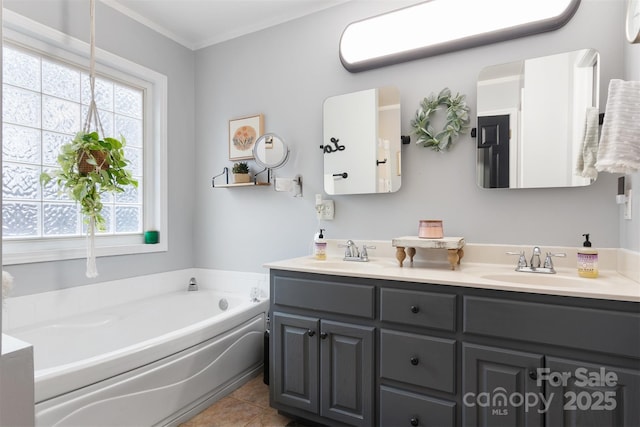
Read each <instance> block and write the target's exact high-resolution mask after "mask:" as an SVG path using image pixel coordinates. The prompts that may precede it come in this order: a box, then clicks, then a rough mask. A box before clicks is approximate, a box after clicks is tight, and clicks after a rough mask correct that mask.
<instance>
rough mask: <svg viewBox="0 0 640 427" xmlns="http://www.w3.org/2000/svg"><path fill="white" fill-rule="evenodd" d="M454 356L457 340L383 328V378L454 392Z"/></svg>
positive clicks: (381, 349)
mask: <svg viewBox="0 0 640 427" xmlns="http://www.w3.org/2000/svg"><path fill="white" fill-rule="evenodd" d="M455 357H456V342H455V340H449V339H442V338H435V337H427V336H423V335H416V334H410V333H406V332H397V331H390V330H387V329H382V330H381V331H380V376H381V377H382V378H387V379H390V380H396V381H402V382H404V383H408V384H414V385H417V386H420V387H427V388H432V389H436V390H442V391H446V392H449V393H453V392H454V391H455V379H456V375H455V366H456V365H455Z"/></svg>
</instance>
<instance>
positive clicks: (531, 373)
mask: <svg viewBox="0 0 640 427" xmlns="http://www.w3.org/2000/svg"><path fill="white" fill-rule="evenodd" d="M529 378H531V379H532V380H537V379H538V373H537V372H536V371H534V370H533V369H532V370H530V371H529Z"/></svg>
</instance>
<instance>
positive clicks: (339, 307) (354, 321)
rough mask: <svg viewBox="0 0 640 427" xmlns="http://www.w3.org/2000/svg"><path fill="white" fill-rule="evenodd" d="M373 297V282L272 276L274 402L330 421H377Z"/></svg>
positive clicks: (295, 412) (368, 423) (296, 412)
mask: <svg viewBox="0 0 640 427" xmlns="http://www.w3.org/2000/svg"><path fill="white" fill-rule="evenodd" d="M373 302H374V288H373V287H372V286H363V285H353V284H348V283H344V284H340V283H333V282H326V281H324V280H304V279H300V278H299V279H293V278H288V277H278V278H275V279H273V280H272V307H273V308H272V310H273V311H272V313H271V316H272V330H271V340H272V341H271V343H272V349H271V357H272V360H273V363H272V364H271V370H270V372H271V377H270V387H271V404H272V406H274V407H276V408H278V409H280V410H282V411H283V412H286V413H289V414H292V415H296V416H300V417H302V418H307V419H312V420H316V421H318V422H323V423H329V424H330V425H353V426H361V427H370V426H372V425H373V424H374V422H375V421H374V412H373V408H374V398H375V395H374V387H375V367H374V354H375V346H374V345H375V340H374V338H375V327H374V326H372V325H371V324H370V323H371V322H370V321H367V318H372V317H373ZM328 420H330V421H328Z"/></svg>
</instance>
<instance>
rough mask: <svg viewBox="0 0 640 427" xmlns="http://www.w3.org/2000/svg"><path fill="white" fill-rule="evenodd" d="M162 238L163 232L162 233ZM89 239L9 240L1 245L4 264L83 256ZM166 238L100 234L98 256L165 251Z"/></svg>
mask: <svg viewBox="0 0 640 427" xmlns="http://www.w3.org/2000/svg"><path fill="white" fill-rule="evenodd" d="M161 239H162V235H161ZM86 245H87V241H86V238H69V239H55V240H50V241H47V240H37V241H25V240H22V241H10V240H9V241H7V240H5V241H4V242H3V246H2V263H3V264H4V265H15V264H29V263H34V262H48V261H60V260H69V259H80V258H85V257H86V256H87V252H86ZM167 250H168V244H167V241H166V238H165V239H164V240H161V241H160V242H159V243H156V244H145V243H144V236H142V235H140V234H136V235H129V236H102V237H100V236H98V237H96V240H95V251H96V256H97V257H103V256H116V255H131V254H147V253H153V252H166V251H167Z"/></svg>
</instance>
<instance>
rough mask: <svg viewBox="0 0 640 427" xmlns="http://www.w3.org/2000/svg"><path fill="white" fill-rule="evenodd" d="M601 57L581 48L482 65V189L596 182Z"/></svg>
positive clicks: (479, 133) (478, 136)
mask: <svg viewBox="0 0 640 427" xmlns="http://www.w3.org/2000/svg"><path fill="white" fill-rule="evenodd" d="M599 86H600V58H599V54H598V52H597V51H596V50H595V49H580V50H576V51H572V52H565V53H560V54H556V55H549V56H545V57H540V58H531V59H525V60H522V61H515V62H511V63H507V64H500V65H494V66H490V67H486V68H484V69H483V70H482V71H481V72H480V74H479V76H478V82H477V88H478V98H477V102H478V105H477V111H478V128H477V133H476V141H477V169H476V170H477V174H476V175H477V183H478V186H479V187H481V188H552V187H580V186H586V185H590V184H591V183H593V182H594V181H595V178H596V174H595V169H591V168H592V167H593V165H594V164H595V152H596V151H597V143H598V141H597V138H598V126H599V110H598V106H599V91H600V88H599Z"/></svg>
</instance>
